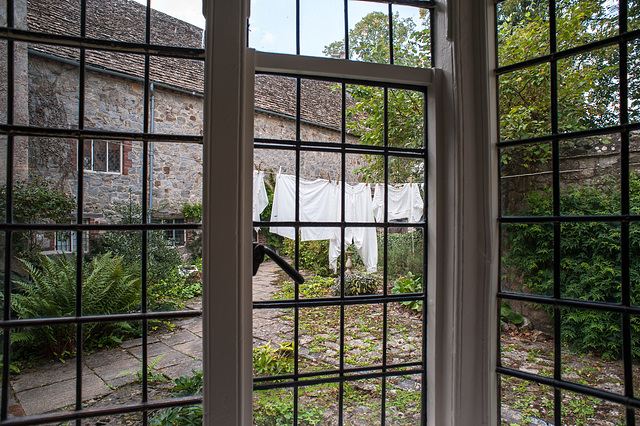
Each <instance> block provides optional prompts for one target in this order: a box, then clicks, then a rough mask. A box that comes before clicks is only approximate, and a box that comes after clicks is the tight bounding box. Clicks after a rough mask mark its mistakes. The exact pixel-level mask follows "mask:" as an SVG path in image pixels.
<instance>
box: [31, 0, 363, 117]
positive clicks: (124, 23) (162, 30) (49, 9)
mask: <svg viewBox="0 0 640 426" xmlns="http://www.w3.org/2000/svg"><path fill="white" fill-rule="evenodd" d="M27 7H28V11H27V18H28V25H29V29H30V30H32V31H38V32H43V33H50V34H62V35H72V36H79V35H80V0H28V3H27ZM145 15H146V7H145V6H143V5H141V4H139V3H137V2H134V1H132V0H109V1H105V0H87V25H86V33H87V34H86V36H87V37H89V38H99V39H106V40H114V41H125V42H133V43H143V42H144V36H145ZM151 27H152V28H151V41H152V43H153V44H159V45H169V46H181V47H189V48H201V47H202V36H203V30H202V29H200V28H198V27H196V26H193V25H191V24H189V23H187V22H184V21H180V20H179V19H176V18H174V17H172V16H169V15H166V14H164V13H161V12H158V11H156V10H152V13H151ZM30 48H31V50H32V51H35V52H40V53H45V54H48V55H52V56H55V57H60V58H64V59H69V60H73V61H78V60H79V56H80V55H79V51H78V50H76V49H69V48H64V47H58V46H49V45H42V44H38V45H33V44H32V45H31V46H30ZM86 61H87V64H88V65H90V66H92V67H96V68H101V69H106V70H110V71H116V72H119V73H123V74H127V75H131V76H135V77H139V78H142V77H144V56H142V55H132V54H121V53H113V52H106V51H87V53H86ZM150 78H151V81H153V82H156V83H161V84H165V85H168V86H172V87H176V88H180V89H183V90H187V91H190V92H197V93H203V92H204V62H202V61H189V60H184V59H175V58H164V57H152V58H151V60H150ZM301 97H302V99H301V100H302V102H301V118H302V119H303V120H305V121H309V122H313V123H318V124H321V125H325V126H330V127H334V128H339V127H340V122H341V116H340V110H341V104H342V101H341V95H340V91H337V90H335V83H329V82H322V81H317V80H303V82H302V91H301ZM347 103H348V106H352V105H353V103H354V101H353V100H352V99H351V98H348V100H347ZM255 105H256V108H260V109H263V110H267V111H272V112H275V113H278V114H282V115H286V116H291V117H293V116H295V107H296V85H295V80H294V79H291V78H286V77H279V76H271V75H258V76H256V84H255Z"/></svg>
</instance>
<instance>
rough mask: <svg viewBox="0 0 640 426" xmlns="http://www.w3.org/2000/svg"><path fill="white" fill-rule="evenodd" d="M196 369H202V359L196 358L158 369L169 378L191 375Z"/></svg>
mask: <svg viewBox="0 0 640 426" xmlns="http://www.w3.org/2000/svg"><path fill="white" fill-rule="evenodd" d="M198 370H202V361H201V360H196V359H192V360H191V361H189V362H182V363H180V364H177V365H173V366H171V367H167V368H162V369H160V371H161V372H162V374H164V375H165V376H167V377H168V378H169V379H171V380H174V379H177V378H178V377H181V376H191V375H192V374H193V372H194V371H198Z"/></svg>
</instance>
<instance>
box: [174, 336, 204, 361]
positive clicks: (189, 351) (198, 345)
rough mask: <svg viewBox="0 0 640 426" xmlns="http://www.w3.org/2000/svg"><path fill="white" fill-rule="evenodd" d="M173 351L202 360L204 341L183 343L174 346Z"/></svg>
mask: <svg viewBox="0 0 640 426" xmlns="http://www.w3.org/2000/svg"><path fill="white" fill-rule="evenodd" d="M173 349H175V350H177V351H180V352H182V353H183V354H185V355H189V356H190V357H192V358H196V359H202V340H201V339H198V340H193V341H191V342H187V343H183V344H181V345H175V346H173Z"/></svg>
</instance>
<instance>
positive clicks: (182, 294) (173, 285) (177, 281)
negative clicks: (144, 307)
mask: <svg viewBox="0 0 640 426" xmlns="http://www.w3.org/2000/svg"><path fill="white" fill-rule="evenodd" d="M148 292H149V307H150V308H151V309H153V310H172V309H174V308H175V307H179V306H182V305H183V302H184V301H185V300H189V299H193V298H194V297H198V296H201V295H202V274H201V273H200V272H199V271H196V272H194V273H192V274H190V275H186V276H185V275H181V274H180V272H179V269H178V268H174V269H173V270H171V272H169V273H168V274H166V275H165V276H164V277H162V278H161V279H159V280H158V281H156V282H153V283H151V284H150V285H149V287H148Z"/></svg>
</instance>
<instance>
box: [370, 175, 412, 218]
mask: <svg viewBox="0 0 640 426" xmlns="http://www.w3.org/2000/svg"><path fill="white" fill-rule="evenodd" d="M388 189H389V212H388V220H398V219H407V220H408V221H409V222H420V219H421V218H422V214H423V212H424V201H423V200H422V195H420V188H419V187H418V185H417V184H414V183H405V184H403V185H400V186H392V185H389V186H388ZM373 212H374V216H375V218H376V222H378V223H381V222H384V184H379V183H378V184H376V187H375V190H374V193H373Z"/></svg>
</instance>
